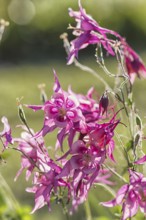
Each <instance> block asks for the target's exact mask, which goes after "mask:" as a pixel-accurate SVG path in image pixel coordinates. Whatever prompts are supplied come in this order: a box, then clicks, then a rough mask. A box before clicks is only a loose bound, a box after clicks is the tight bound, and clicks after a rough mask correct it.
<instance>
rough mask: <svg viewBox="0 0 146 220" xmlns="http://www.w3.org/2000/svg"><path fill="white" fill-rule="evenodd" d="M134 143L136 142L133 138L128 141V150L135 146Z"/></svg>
mask: <svg viewBox="0 0 146 220" xmlns="http://www.w3.org/2000/svg"><path fill="white" fill-rule="evenodd" d="M133 144H134V143H133V140H130V141H128V142H127V144H126V148H127V151H129V150H131V149H133V146H134V145H133Z"/></svg>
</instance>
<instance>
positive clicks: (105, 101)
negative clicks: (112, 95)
mask: <svg viewBox="0 0 146 220" xmlns="http://www.w3.org/2000/svg"><path fill="white" fill-rule="evenodd" d="M108 105H109V98H108V95H107V91H106V92H105V93H104V94H103V95H102V96H101V98H100V101H99V112H100V113H101V112H102V115H103V114H104V113H105V112H107V108H108Z"/></svg>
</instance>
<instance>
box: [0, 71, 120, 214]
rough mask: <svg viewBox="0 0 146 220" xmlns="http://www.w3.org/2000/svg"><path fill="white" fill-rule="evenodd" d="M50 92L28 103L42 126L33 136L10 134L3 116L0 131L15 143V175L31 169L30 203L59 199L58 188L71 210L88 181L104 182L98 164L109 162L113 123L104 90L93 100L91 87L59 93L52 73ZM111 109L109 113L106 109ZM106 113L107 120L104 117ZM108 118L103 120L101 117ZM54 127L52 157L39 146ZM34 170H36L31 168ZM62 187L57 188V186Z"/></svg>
mask: <svg viewBox="0 0 146 220" xmlns="http://www.w3.org/2000/svg"><path fill="white" fill-rule="evenodd" d="M54 76H55V84H54V89H53V90H54V94H53V96H52V97H51V99H50V100H47V101H46V102H45V103H44V104H43V105H39V106H36V105H28V106H27V107H29V108H31V109H33V110H34V111H37V110H39V109H41V110H43V111H44V114H45V119H44V126H43V128H42V130H41V131H39V132H38V133H36V134H34V132H33V131H32V130H29V131H28V130H27V128H26V127H24V126H23V129H25V131H24V132H23V133H22V136H21V138H12V136H11V129H10V126H9V124H8V121H7V119H6V118H5V117H3V118H2V122H3V123H4V125H5V126H4V130H3V132H2V133H1V134H0V135H1V137H4V138H5V139H6V142H4V146H5V147H7V145H8V143H11V144H13V143H17V144H18V148H17V150H19V151H20V152H21V153H22V162H21V169H20V170H19V172H18V173H17V176H16V178H17V177H18V176H19V175H20V174H21V172H22V171H23V170H24V169H26V179H27V180H28V179H29V177H30V175H31V174H32V173H33V175H34V180H33V184H34V186H33V188H31V189H27V191H29V192H33V193H35V207H34V209H33V212H34V211H35V210H36V209H39V208H41V207H42V206H44V205H45V204H48V206H50V205H49V204H50V198H51V196H56V198H60V197H61V195H60V193H61V194H62V196H65V195H63V192H64V193H66V191H67V192H68V196H67V197H68V200H70V199H71V200H72V205H73V206H72V209H76V208H77V206H78V205H79V204H81V203H83V202H84V201H85V200H86V198H87V195H88V191H89V189H90V188H91V186H92V185H93V184H94V183H97V182H99V181H100V182H104V183H110V181H108V180H107V178H108V177H109V174H108V173H107V171H106V170H105V169H103V168H102V167H101V165H102V164H103V163H104V161H105V159H106V157H107V156H108V157H109V158H110V159H111V160H113V161H114V157H113V150H114V140H113V139H112V138H113V136H114V129H115V128H116V126H117V125H118V124H119V120H116V114H114V113H113V116H112V117H111V114H112V113H111V112H109V111H108V104H109V102H108V97H107V95H106V94H104V95H103V96H102V97H101V98H100V100H99V103H98V102H97V100H94V99H93V97H92V96H93V92H94V89H93V88H91V89H90V90H89V91H88V93H87V95H86V96H84V95H81V94H75V93H73V91H72V90H71V89H69V90H68V92H66V91H64V90H63V89H62V88H61V86H60V83H59V81H58V78H57V75H56V73H54ZM112 112H113V111H112ZM109 117H111V119H110V120H109ZM107 120H108V122H105V121H107ZM55 129H58V130H59V131H58V134H57V143H56V150H55V152H56V153H55V160H53V159H51V158H50V155H49V153H48V151H47V148H46V147H45V145H44V138H43V137H44V136H45V135H47V134H48V133H50V132H53V131H54V130H55ZM65 139H67V140H68V146H69V147H68V149H67V151H66V152H65V153H64V154H63V156H61V157H59V156H58V155H59V152H62V153H63V152H64V146H63V144H64V140H65ZM34 168H37V169H38V170H37V171H36V169H35V170H34ZM61 188H62V190H61Z"/></svg>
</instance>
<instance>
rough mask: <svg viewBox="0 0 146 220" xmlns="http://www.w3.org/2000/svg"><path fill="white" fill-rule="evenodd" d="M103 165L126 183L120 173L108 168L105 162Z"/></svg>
mask: <svg viewBox="0 0 146 220" xmlns="http://www.w3.org/2000/svg"><path fill="white" fill-rule="evenodd" d="M103 166H104V167H106V168H108V169H109V170H110V171H111V172H112V173H113V174H115V175H116V176H117V177H118V178H119V179H120V180H122V181H123V182H124V183H127V181H126V179H125V178H124V177H122V176H121V175H120V174H118V173H117V172H116V171H115V170H113V169H112V168H110V167H109V166H108V165H107V164H103Z"/></svg>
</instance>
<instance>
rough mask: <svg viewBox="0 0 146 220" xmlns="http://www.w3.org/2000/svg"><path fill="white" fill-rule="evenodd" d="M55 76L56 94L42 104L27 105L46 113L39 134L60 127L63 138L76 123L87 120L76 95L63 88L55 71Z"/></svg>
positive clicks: (43, 134)
mask: <svg viewBox="0 0 146 220" xmlns="http://www.w3.org/2000/svg"><path fill="white" fill-rule="evenodd" d="M54 77H55V83H54V94H53V96H52V97H51V99H50V100H48V101H46V102H45V103H44V105H42V106H41V105H40V106H37V105H27V107H29V108H31V109H33V110H34V111H37V110H40V109H42V110H43V111H44V113H45V119H44V126H43V128H42V130H41V131H40V132H39V133H38V134H39V135H42V136H45V135H46V134H47V133H49V132H52V131H53V130H54V129H55V128H60V132H59V134H60V136H62V137H61V138H63V136H65V135H66V134H67V133H69V131H70V129H71V128H72V127H73V126H74V124H75V123H79V124H81V122H82V121H85V118H84V116H83V114H82V111H81V110H80V107H79V102H78V100H77V98H76V96H75V95H73V94H69V93H67V92H65V91H63V90H62V88H61V86H60V83H59V80H58V78H57V75H56V73H55V72H54ZM59 142H60V140H59Z"/></svg>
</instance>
